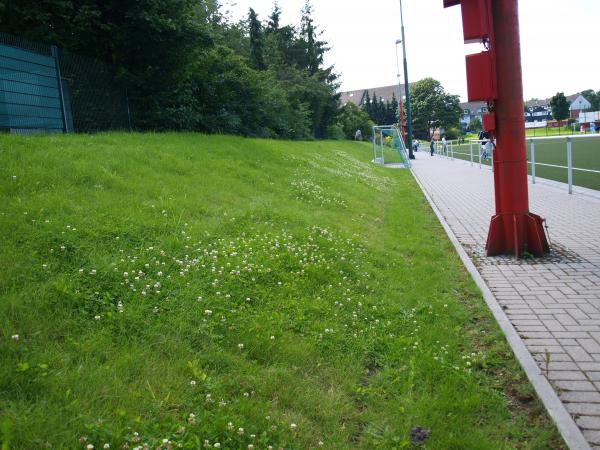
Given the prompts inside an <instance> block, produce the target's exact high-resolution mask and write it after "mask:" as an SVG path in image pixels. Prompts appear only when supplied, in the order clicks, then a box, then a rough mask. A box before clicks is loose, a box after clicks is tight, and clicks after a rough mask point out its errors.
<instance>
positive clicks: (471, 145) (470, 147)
mask: <svg viewBox="0 0 600 450" xmlns="http://www.w3.org/2000/svg"><path fill="white" fill-rule="evenodd" d="M469 153H470V154H471V167H473V141H470V142H469Z"/></svg>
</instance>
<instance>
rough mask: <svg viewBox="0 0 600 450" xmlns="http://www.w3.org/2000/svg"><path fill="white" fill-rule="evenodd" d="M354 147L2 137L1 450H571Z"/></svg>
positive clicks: (396, 173)
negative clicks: (105, 449)
mask: <svg viewBox="0 0 600 450" xmlns="http://www.w3.org/2000/svg"><path fill="white" fill-rule="evenodd" d="M371 159H372V146H370V145H368V144H366V143H358V142H348V141H346V142H334V141H330V142H287V141H274V140H258V139H244V138H241V137H230V136H205V135H200V134H120V133H111V134H99V135H60V136H58V135H55V136H31V137H23V136H22V137H18V136H8V135H1V136H0V160H1V161H2V165H0V205H1V206H0V236H1V239H2V243H1V245H0V266H1V267H2V271H0V440H1V446H0V447H1V448H2V449H24V450H25V449H26V450H31V449H42V448H55V449H72V448H74V449H103V448H111V449H126V448H129V449H134V448H137V449H146V448H151V449H175V448H184V449H198V448H213V449H215V448H221V449H235V450H238V449H244V450H245V449H249V450H252V449H262V450H264V449H270V448H275V449H278V448H285V449H316V448H327V449H335V450H341V449H385V450H390V449H410V448H417V446H418V445H420V447H419V448H427V449H440V450H441V449H444V450H447V449H457V450H458V449H461V450H462V449H494V450H496V449H555V450H556V449H564V448H565V446H564V444H563V443H562V440H561V438H560V436H559V435H558V433H557V431H556V429H555V427H554V425H553V424H552V422H551V421H550V420H549V418H548V416H547V415H546V413H545V410H543V408H542V407H541V406H540V403H539V402H538V400H537V399H536V397H535V394H534V393H533V391H532V388H531V386H530V385H529V384H528V382H527V380H526V377H525V375H524V374H523V372H522V371H521V369H520V367H519V366H518V364H517V363H516V361H515V359H514V357H513V355H512V352H511V350H510V348H509V347H508V345H507V344H506V342H505V340H504V337H503V335H502V333H501V332H500V330H499V328H498V326H497V324H496V323H495V321H494V319H493V317H492V315H491V313H490V312H489V310H488V309H487V308H486V306H485V303H484V301H483V299H482V297H481V294H480V292H479V291H478V290H477V288H476V286H475V284H474V283H473V281H472V280H471V278H470V276H469V274H468V273H467V272H466V270H465V269H464V267H463V266H462V264H461V262H460V260H459V258H458V256H457V255H456V253H455V250H454V248H453V246H452V244H451V243H450V242H449V241H448V239H447V237H446V235H445V233H444V231H443V229H442V227H441V225H440V224H439V222H438V221H437V219H436V217H435V215H434V214H433V213H432V211H431V210H430V208H429V205H428V203H427V202H426V200H425V199H424V197H423V195H422V193H421V191H420V190H419V188H418V186H417V185H416V183H415V181H414V179H413V178H412V176H411V174H410V172H409V171H406V170H393V169H385V168H382V167H379V166H376V165H374V164H372V163H370V161H371Z"/></svg>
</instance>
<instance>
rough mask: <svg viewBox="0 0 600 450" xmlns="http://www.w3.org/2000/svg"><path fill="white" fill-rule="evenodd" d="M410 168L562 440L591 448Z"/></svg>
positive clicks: (574, 446) (575, 448)
mask: <svg viewBox="0 0 600 450" xmlns="http://www.w3.org/2000/svg"><path fill="white" fill-rule="evenodd" d="M410 172H411V173H412V175H413V177H414V179H415V181H416V182H417V184H418V186H419V188H420V189H421V192H423V195H424V196H425V198H426V199H427V202H428V203H429V205H430V206H431V209H432V210H433V212H434V213H435V215H436V216H437V218H438V220H439V221H440V223H441V225H442V227H443V228H444V230H445V231H446V234H447V235H448V238H449V239H450V242H452V245H454V248H455V249H456V251H457V253H458V256H459V257H460V259H461V261H462V263H463V264H464V266H465V268H466V269H467V270H468V271H469V273H470V274H471V277H473V280H474V281H475V283H476V284H477V287H478V288H479V289H480V290H481V293H482V295H483V298H484V300H485V303H486V304H487V306H488V308H489V309H490V311H491V312H492V314H493V315H494V318H495V319H496V322H497V323H498V325H499V326H500V329H501V330H502V332H503V333H504V336H505V337H506V340H507V341H508V344H509V345H510V348H511V349H512V351H513V353H514V354H515V356H516V358H517V360H518V361H519V364H520V365H521V367H522V368H523V370H524V371H525V374H526V375H527V378H528V379H529V382H530V383H531V384H532V385H533V388H534V389H535V392H536V394H537V395H538V397H539V398H540V400H541V401H542V403H543V404H544V407H545V408H546V411H548V414H549V415H550V417H551V418H552V420H553V421H554V423H555V424H556V427H557V428H558V431H559V432H560V434H561V436H562V437H563V439H564V440H565V443H566V444H567V446H568V447H569V448H570V449H571V450H591V447H590V445H589V444H588V442H587V440H586V439H585V437H584V436H583V433H582V432H581V430H580V429H579V427H578V426H577V424H576V423H575V421H574V420H573V418H572V417H571V415H570V414H569V412H568V411H567V409H566V408H565V406H564V405H563V403H562V402H561V400H560V399H559V398H558V395H557V394H556V392H555V391H554V388H553V387H552V386H551V385H550V382H549V381H548V380H547V379H546V377H544V376H543V375H542V373H541V371H540V369H539V367H538V365H537V363H536V362H535V360H534V359H533V356H531V353H529V350H527V347H525V343H524V342H523V340H522V339H521V338H520V337H519V334H518V333H517V331H516V330H515V328H514V327H513V325H512V324H511V323H510V321H509V319H508V317H507V316H506V314H505V313H504V311H503V309H502V308H501V306H500V304H499V303H498V300H496V297H495V296H494V294H493V293H492V291H491V290H490V288H489V287H488V286H487V284H486V283H485V280H484V279H483V277H482V276H481V274H480V273H479V272H478V271H477V268H476V267H475V264H474V263H473V261H471V259H470V258H469V255H468V254H467V252H466V251H465V249H464V248H463V246H462V245H461V243H460V242H459V240H458V238H457V237H456V235H455V234H454V231H452V228H450V225H449V224H448V223H447V222H446V219H444V216H443V215H442V213H441V212H440V210H439V209H438V208H437V206H436V204H435V203H434V201H433V199H432V198H431V197H430V196H429V194H428V193H427V191H426V190H425V188H424V186H423V184H422V183H421V180H419V177H418V176H417V174H416V173H415V172H414V170H413V169H410Z"/></svg>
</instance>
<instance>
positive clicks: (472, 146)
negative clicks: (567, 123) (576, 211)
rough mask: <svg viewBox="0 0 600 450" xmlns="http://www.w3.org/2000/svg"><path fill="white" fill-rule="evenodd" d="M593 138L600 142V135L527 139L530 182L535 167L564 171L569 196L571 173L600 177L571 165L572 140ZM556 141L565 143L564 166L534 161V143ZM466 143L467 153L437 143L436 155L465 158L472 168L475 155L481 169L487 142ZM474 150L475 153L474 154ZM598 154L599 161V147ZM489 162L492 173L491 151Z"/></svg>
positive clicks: (453, 143) (454, 145)
mask: <svg viewBox="0 0 600 450" xmlns="http://www.w3.org/2000/svg"><path fill="white" fill-rule="evenodd" d="M594 138H596V139H598V140H599V141H600V135H597V134H596V135H593V134H582V135H567V136H548V137H528V138H526V142H527V143H528V144H529V154H530V158H529V160H528V161H527V164H528V165H529V167H530V168H531V182H532V183H533V184H535V183H536V167H540V166H541V167H552V168H555V169H565V170H566V171H567V183H566V184H567V186H568V191H569V194H572V193H573V172H583V173H593V174H599V175H600V170H597V169H590V168H585V167H575V166H574V165H573V140H578V139H594ZM557 140H564V141H565V143H566V157H567V165H566V166H565V165H561V164H550V163H544V162H538V161H536V142H538V141H557ZM468 142H469V153H465V152H463V151H458V149H457V147H459V146H460V145H461V144H459V143H458V141H448V143H447V149H446V150H444V148H443V145H442V144H441V143H440V142H437V145H436V153H437V154H438V155H440V156H443V157H446V158H448V159H450V160H454V156H455V155H461V156H465V157H467V158H468V160H469V161H470V164H471V166H473V165H474V163H475V155H476V156H477V160H478V161H477V163H478V165H479V168H481V167H482V164H483V163H484V162H485V160H486V159H485V157H484V156H485V155H484V152H483V148H482V145H481V144H482V143H484V142H487V141H485V140H479V139H471V140H469V141H468ZM475 150H476V153H475ZM598 154H599V156H598V159H599V161H600V145H599V148H598ZM467 158H460V159H467ZM489 160H490V166H491V169H492V171H493V170H494V163H493V149H492V151H491V152H490V155H489ZM482 161H483V163H482Z"/></svg>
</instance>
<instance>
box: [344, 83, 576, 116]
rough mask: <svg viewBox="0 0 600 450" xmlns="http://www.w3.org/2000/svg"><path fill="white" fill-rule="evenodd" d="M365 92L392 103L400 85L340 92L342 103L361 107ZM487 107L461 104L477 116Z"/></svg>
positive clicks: (571, 98)
mask: <svg viewBox="0 0 600 450" xmlns="http://www.w3.org/2000/svg"><path fill="white" fill-rule="evenodd" d="M400 88H401V89H402V92H403V93H404V85H403V84H402V85H400ZM365 91H368V92H369V95H370V96H372V95H373V93H375V95H376V96H377V98H379V97H381V98H383V101H384V102H385V101H391V100H392V93H394V95H395V96H396V99H398V98H399V97H400V95H399V89H398V85H397V84H394V85H391V86H379V87H372V88H365V89H357V90H355V91H346V92H340V103H341V104H342V105H345V104H346V103H348V102H353V103H355V104H356V105H358V106H361V105H362V103H363V100H364V98H363V97H364V95H365ZM580 95H581V94H579V93H577V94H572V95H567V101H569V102H571V103H573V102H574V101H575V100H576V99H577V98H578V97H579V96H580ZM549 104H550V98H545V99H532V100H527V101H526V102H525V106H527V107H534V106H543V107H547V106H548V105H549ZM483 106H486V104H485V103H484V102H462V103H460V107H461V108H462V109H463V110H465V109H468V110H469V111H471V113H473V114H475V113H476V112H477V111H478V110H479V108H481V107H483Z"/></svg>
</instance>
